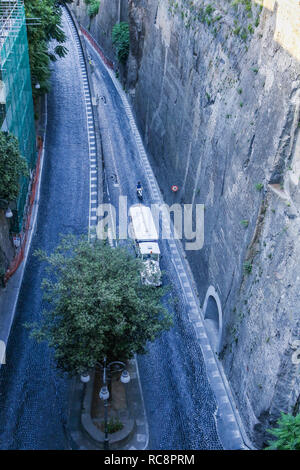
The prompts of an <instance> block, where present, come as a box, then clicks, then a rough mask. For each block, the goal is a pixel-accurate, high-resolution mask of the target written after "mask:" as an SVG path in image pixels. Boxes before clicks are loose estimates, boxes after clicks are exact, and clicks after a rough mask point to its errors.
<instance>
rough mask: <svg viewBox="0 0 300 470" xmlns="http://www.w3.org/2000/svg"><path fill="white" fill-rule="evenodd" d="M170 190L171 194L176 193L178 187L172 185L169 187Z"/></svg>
mask: <svg viewBox="0 0 300 470" xmlns="http://www.w3.org/2000/svg"><path fill="white" fill-rule="evenodd" d="M171 189H172V191H173V193H176V192H177V191H178V189H179V188H178V186H176V184H173V186H171Z"/></svg>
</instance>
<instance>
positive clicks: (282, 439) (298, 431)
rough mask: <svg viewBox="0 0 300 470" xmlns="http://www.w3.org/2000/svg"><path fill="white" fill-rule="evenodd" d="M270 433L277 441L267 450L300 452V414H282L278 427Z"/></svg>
mask: <svg viewBox="0 0 300 470" xmlns="http://www.w3.org/2000/svg"><path fill="white" fill-rule="evenodd" d="M268 432H269V433H270V434H272V435H273V436H275V438H276V439H275V440H274V441H271V442H269V446H268V447H267V450H300V414H298V415H297V416H292V415H291V414H285V413H281V416H280V418H279V419H278V421H277V427H276V428H273V429H269V431H268Z"/></svg>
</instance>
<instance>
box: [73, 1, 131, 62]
mask: <svg viewBox="0 0 300 470" xmlns="http://www.w3.org/2000/svg"><path fill="white" fill-rule="evenodd" d="M70 8H71V9H72V11H73V12H74V13H75V14H76V16H77V19H78V21H79V22H80V23H81V24H82V25H83V26H84V27H85V28H86V29H88V30H89V31H90V33H91V34H92V35H93V36H94V37H95V38H96V39H97V41H98V42H99V44H100V45H101V47H102V49H103V51H104V53H105V55H106V57H107V58H108V59H109V60H110V61H111V62H115V60H116V59H115V53H114V49H113V46H112V42H111V32H112V28H113V26H114V25H115V24H116V23H119V22H120V21H128V5H127V0H101V1H100V7H99V13H98V14H97V15H96V16H95V17H94V18H90V17H89V15H88V5H87V4H86V3H85V1H84V0H74V1H73V3H72V4H71V5H70Z"/></svg>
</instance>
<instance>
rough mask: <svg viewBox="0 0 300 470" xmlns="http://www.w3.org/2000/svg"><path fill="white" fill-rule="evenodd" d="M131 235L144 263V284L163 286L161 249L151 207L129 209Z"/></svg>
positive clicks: (142, 274) (140, 205) (141, 206)
mask: <svg viewBox="0 0 300 470" xmlns="http://www.w3.org/2000/svg"><path fill="white" fill-rule="evenodd" d="M129 234H130V236H131V238H132V239H133V240H134V243H135V250H136V254H137V256H139V257H140V258H141V259H142V261H143V263H144V269H143V271H142V272H141V278H142V282H143V283H144V284H147V285H151V286H155V287H158V286H161V284H162V280H161V277H162V276H161V270H160V267H159V260H160V249H159V246H158V234H157V230H156V227H155V224H154V221H153V217H152V213H151V210H150V208H149V207H146V206H144V205H143V204H136V205H134V206H131V207H130V209H129Z"/></svg>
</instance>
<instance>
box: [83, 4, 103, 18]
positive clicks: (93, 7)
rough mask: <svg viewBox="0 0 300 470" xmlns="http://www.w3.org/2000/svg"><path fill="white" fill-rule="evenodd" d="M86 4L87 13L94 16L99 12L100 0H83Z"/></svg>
mask: <svg viewBox="0 0 300 470" xmlns="http://www.w3.org/2000/svg"><path fill="white" fill-rule="evenodd" d="M84 1H85V3H86V4H87V6H88V15H89V16H90V17H91V18H94V16H96V15H97V14H98V13H99V8H100V0H84Z"/></svg>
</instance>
